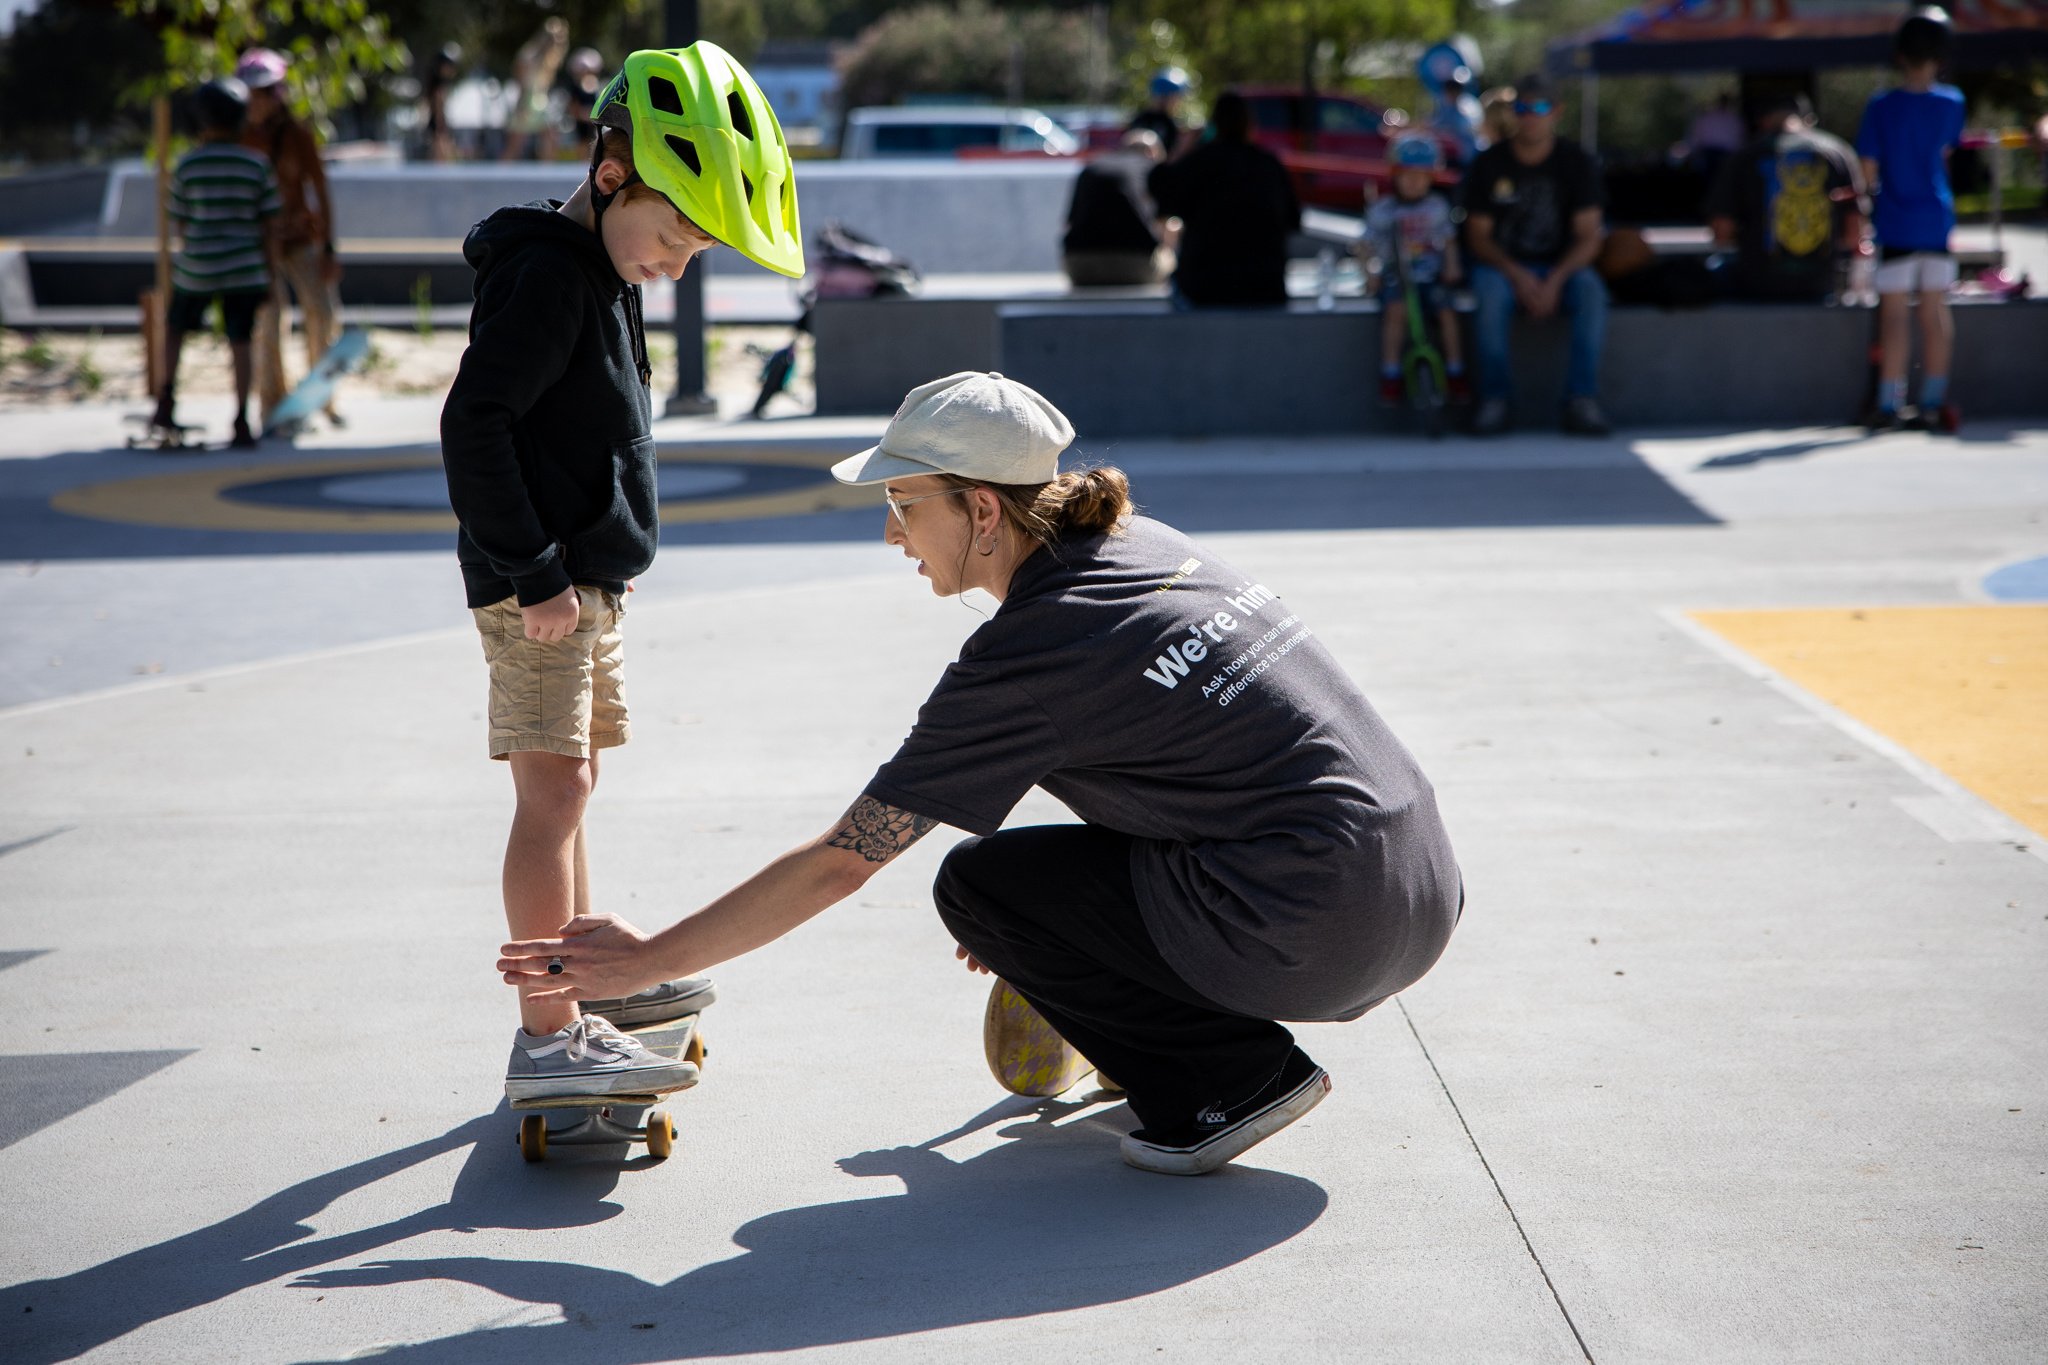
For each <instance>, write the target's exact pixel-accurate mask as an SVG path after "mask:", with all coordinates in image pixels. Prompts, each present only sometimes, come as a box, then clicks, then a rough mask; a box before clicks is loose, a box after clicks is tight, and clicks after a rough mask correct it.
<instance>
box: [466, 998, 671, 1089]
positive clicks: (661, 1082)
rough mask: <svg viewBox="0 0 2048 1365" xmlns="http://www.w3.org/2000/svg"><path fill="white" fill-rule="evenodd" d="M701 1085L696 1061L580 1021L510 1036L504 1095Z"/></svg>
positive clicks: (598, 1024)
mask: <svg viewBox="0 0 2048 1365" xmlns="http://www.w3.org/2000/svg"><path fill="white" fill-rule="evenodd" d="M696 1083H697V1064H696V1063H695V1062H681V1061H677V1060H676V1059H674V1058H672V1057H664V1056H662V1055H661V1054H660V1053H658V1052H650V1051H648V1050H647V1048H646V1047H645V1046H643V1045H642V1044H641V1042H640V1040H639V1039H638V1038H635V1037H632V1036H631V1035H630V1034H624V1033H621V1032H619V1031H618V1030H617V1029H615V1028H613V1027H612V1026H611V1025H610V1024H609V1023H606V1022H605V1021H604V1020H603V1019H597V1018H583V1019H578V1020H577V1021H576V1022H575V1023H573V1024H571V1025H569V1027H567V1028H565V1029H563V1030H562V1031H561V1032H560V1033H550V1034H548V1035H546V1036H545V1037H541V1038H534V1037H531V1036H529V1035H528V1034H527V1033H526V1031H525V1030H524V1029H522V1030H520V1031H519V1032H518V1033H517V1034H515V1035H514V1037H513V1040H512V1060H511V1061H510V1062H509V1063H507V1065H506V1067H505V1097H506V1098H507V1099H514V1100H538V1099H547V1098H549V1097H550V1096H555V1095H662V1094H666V1093H668V1092H669V1091H671V1090H687V1089H689V1088H690V1087H691V1086H693V1085H695V1084H696Z"/></svg>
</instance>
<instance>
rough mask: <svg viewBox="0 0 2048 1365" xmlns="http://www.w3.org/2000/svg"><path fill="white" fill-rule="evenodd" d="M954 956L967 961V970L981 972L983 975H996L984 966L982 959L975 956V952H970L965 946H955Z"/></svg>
mask: <svg viewBox="0 0 2048 1365" xmlns="http://www.w3.org/2000/svg"><path fill="white" fill-rule="evenodd" d="M953 956H954V957H957V958H959V959H960V960H961V961H962V962H965V963H966V964H967V970H968V971H970V972H980V973H981V974H982V975H983V976H994V975H995V973H994V972H992V971H990V970H989V969H988V968H986V967H984V966H982V965H981V960H980V959H979V958H977V957H975V955H974V954H973V953H970V952H968V951H967V950H966V949H965V948H962V947H960V946H958V945H957V944H956V945H955V946H954V948H953Z"/></svg>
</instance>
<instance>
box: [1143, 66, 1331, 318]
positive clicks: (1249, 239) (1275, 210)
mask: <svg viewBox="0 0 2048 1365" xmlns="http://www.w3.org/2000/svg"><path fill="white" fill-rule="evenodd" d="M1209 131H1210V133H1211V134H1212V137H1211V138H1210V140H1209V141H1207V142H1204V143H1203V144H1202V145H1201V146H1199V147H1197V148H1196V149H1195V150H1194V151H1192V152H1189V153H1188V154H1187V155H1185V156H1183V157H1181V158H1180V159H1179V160H1177V161H1169V162H1167V163H1166V164H1165V165H1163V166H1154V167H1153V168H1152V174H1151V176H1150V177H1148V178H1147V181H1146V184H1147V186H1148V188H1150V189H1151V191H1152V202H1153V204H1154V205H1156V206H1157V208H1158V212H1159V215H1160V216H1161V217H1163V218H1178V219H1180V222H1181V229H1180V266H1179V268H1178V269H1176V270H1175V271H1174V272H1173V288H1174V303H1175V306H1177V307H1183V308H1185V307H1195V308H1282V307H1285V306H1286V304H1287V239H1288V238H1289V237H1291V236H1292V235H1293V234H1294V233H1296V232H1298V231H1300V230H1301V204H1300V203H1299V201H1297V200H1296V199H1295V197H1294V186H1293V184H1292V183H1291V182H1290V181H1289V180H1288V178H1287V170H1286V168H1285V167H1283V166H1282V165H1281V164H1280V158H1278V157H1276V156H1274V155H1273V154H1272V153H1271V152H1269V151H1267V150H1266V149H1265V148H1264V147H1260V146H1256V145H1254V144H1253V142H1252V113H1251V106H1250V105H1248V104H1246V103H1245V99H1244V96H1242V95H1240V94H1237V93H1236V92H1235V91H1228V90H1226V91H1225V92H1224V93H1223V94H1221V95H1219V96H1217V97H1216V106H1215V108H1213V109H1211V110H1210V111H1209Z"/></svg>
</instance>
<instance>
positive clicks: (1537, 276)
mask: <svg viewBox="0 0 2048 1365" xmlns="http://www.w3.org/2000/svg"><path fill="white" fill-rule="evenodd" d="M1604 202H1605V194H1604V192H1603V190H1602V188H1601V183H1600V165H1599V163H1598V162H1597V161H1595V160H1594V159H1593V157H1592V155H1591V153H1589V152H1587V151H1586V150H1585V148H1583V147H1581V146H1579V144H1578V143H1576V142H1573V141H1572V140H1571V139H1570V138H1564V137H1559V136H1558V135H1557V101H1556V99H1555V98H1554V97H1553V96H1552V95H1551V93H1550V87H1549V85H1548V84H1546V83H1545V82H1544V80H1543V78H1542V77H1541V76H1525V77H1524V78H1522V79H1521V80H1519V81H1517V82H1516V83H1515V135H1514V136H1513V137H1512V138H1510V139H1508V140H1507V141H1505V142H1496V143H1495V144H1494V145H1493V146H1491V147H1488V148H1487V149H1486V150H1485V151H1483V152H1481V153H1480V154H1479V155H1478V156H1477V157H1476V158H1474V160H1473V162H1472V165H1471V168H1470V169H1469V170H1467V171H1466V172H1465V249H1466V254H1467V255H1468V256H1469V258H1470V259H1471V262H1472V296H1473V302H1474V305H1475V308H1474V315H1473V319H1472V327H1473V332H1474V338H1473V339H1474V341H1475V342H1476V346H1475V349H1476V350H1477V351H1478V353H1479V410H1478V412H1477V413H1475V414H1474V416H1473V419H1472V430H1473V432H1474V433H1475V434H1476V435H1481V436H1491V435H1496V434H1498V433H1500V432H1502V431H1505V430H1507V426H1508V396H1509V392H1510V390H1511V388H1512V373H1511V362H1510V360H1509V356H1508V328H1509V325H1510V324H1511V322H1512V321H1513V318H1514V314H1515V310H1516V309H1517V308H1519V309H1520V310H1521V311H1523V312H1525V313H1527V314H1528V315H1529V316H1530V317H1533V318H1538V319H1544V318H1551V317H1555V316H1556V315H1557V314H1558V313H1560V312H1563V313H1567V314H1569V315H1570V316H1571V324H1572V331H1571V361H1570V366H1569V369H1568V370H1567V373H1566V380H1565V403H1564V420H1563V426H1564V429H1565V430H1566V431H1569V432H1574V433H1577V434H1579V435H1582V436H1604V435H1606V434H1607V417H1606V414H1605V413H1603V412H1602V411H1601V410H1600V400H1599V397H1598V394H1599V387H1600V353H1601V350H1602V349H1603V347H1604V346H1605V345H1606V334H1607V287H1606V286H1605V285H1603V284H1602V283H1601V282H1600V276H1599V274H1598V272H1596V271H1595V270H1594V269H1593V262H1594V261H1595V260H1596V259H1597V258H1598V257H1599V255H1600V244H1601V241H1602V239H1603V238H1604V237H1605V236H1606V228H1605V226H1604V225H1603V223H1602V221H1601V206H1602V205H1603V204H1604Z"/></svg>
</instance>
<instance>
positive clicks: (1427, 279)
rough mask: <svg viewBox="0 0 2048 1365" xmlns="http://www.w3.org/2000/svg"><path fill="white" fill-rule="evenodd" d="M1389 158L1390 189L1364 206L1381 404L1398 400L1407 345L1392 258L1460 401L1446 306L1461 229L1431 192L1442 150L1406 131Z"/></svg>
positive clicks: (1466, 389) (1458, 365)
mask: <svg viewBox="0 0 2048 1365" xmlns="http://www.w3.org/2000/svg"><path fill="white" fill-rule="evenodd" d="M1388 159H1389V161H1390V162H1391V163H1392V166H1393V181H1394V192H1393V193H1392V194H1389V195H1383V196H1382V197H1380V198H1378V199H1376V200H1374V201H1373V203H1372V206H1371V207H1370V208H1368V209H1367V210H1366V211H1365V239H1366V242H1367V244H1368V245H1369V246H1370V247H1371V249H1372V253H1373V255H1374V256H1375V257H1376V258H1377V259H1378V260H1379V262H1380V291H1379V292H1380V401H1381V402H1382V403H1388V404H1393V403H1399V402H1400V401H1401V399H1402V396H1403V385H1402V383H1401V355H1402V352H1403V350H1404V349H1405V348H1406V346H1407V337H1408V296H1407V292H1406V291H1405V290H1404V289H1403V288H1402V286H1401V273H1400V271H1399V270H1398V269H1397V268H1396V261H1397V259H1405V260H1406V261H1407V263H1408V278H1409V279H1411V280H1413V281H1414V282H1415V296H1416V298H1417V300H1418V301H1419V302H1420V303H1421V305H1422V306H1423V307H1424V308H1428V309H1431V310H1432V311H1434V312H1435V313H1436V316H1437V335H1438V337H1439V339H1440V341H1441V344H1442V346H1443V353H1444V373H1445V378H1446V379H1447V380H1448V381H1449V388H1450V396H1451V397H1452V398H1453V399H1455V400H1457V401H1458V402H1461V403H1462V402H1464V401H1465V400H1466V399H1467V398H1469V397H1471V385H1470V383H1469V382H1468V381H1467V380H1466V378H1465V359H1464V351H1463V350H1462V348H1461V347H1460V345H1459V337H1458V315H1457V314H1456V313H1454V312H1452V311H1451V303H1450V298H1449V296H1448V295H1446V294H1445V293H1444V286H1446V285H1453V284H1456V283H1457V282H1458V281H1459V279H1460V278H1461V277H1462V275H1463V273H1464V272H1463V271H1462V270H1461V269H1460V268H1459V264H1458V230H1457V228H1456V227H1455V226H1453V225H1452V223H1451V206H1450V205H1449V204H1448V203H1446V202H1445V200H1444V198H1443V196H1442V195H1440V194H1437V193H1436V173H1437V171H1438V170H1440V169H1442V167H1443V151H1442V149H1441V148H1439V147H1438V146H1437V143H1436V139H1435V138H1432V137H1426V136H1423V135H1422V134H1419V133H1409V134H1407V135H1406V136H1404V137H1402V138H1401V139H1399V140H1398V141H1397V142H1395V143H1394V146H1393V149H1392V152H1391V155H1390V156H1389V158H1388Z"/></svg>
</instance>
